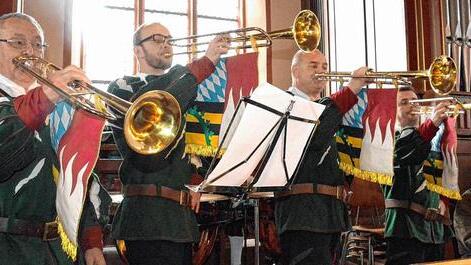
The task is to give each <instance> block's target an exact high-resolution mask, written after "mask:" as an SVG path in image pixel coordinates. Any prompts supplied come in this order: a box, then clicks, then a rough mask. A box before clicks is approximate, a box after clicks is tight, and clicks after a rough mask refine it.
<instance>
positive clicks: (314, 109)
mask: <svg viewBox="0 0 471 265" xmlns="http://www.w3.org/2000/svg"><path fill="white" fill-rule="evenodd" d="M250 99H252V100H254V101H257V102H259V103H261V104H263V105H266V106H268V107H271V108H273V109H276V110H278V111H280V112H282V113H285V111H286V110H287V108H288V106H289V105H290V102H291V101H292V100H293V101H294V105H293V109H292V110H291V115H292V116H297V117H300V118H305V119H309V120H318V119H319V117H320V115H321V114H322V111H323V110H324V108H325V106H324V105H322V104H317V103H314V102H312V101H309V100H306V99H303V98H301V97H298V96H293V95H291V94H289V93H286V92H285V91H283V90H281V89H279V88H277V87H275V86H273V85H270V84H263V85H261V86H259V87H258V88H257V89H255V92H254V93H253V94H252V96H251V97H250ZM279 120H280V115H277V114H275V113H272V112H270V111H267V110H265V109H262V108H260V107H257V106H254V105H252V104H247V106H246V108H245V111H244V113H243V115H242V118H241V120H240V123H239V124H238V125H237V124H233V126H237V128H236V129H235V132H234V135H233V137H232V139H231V140H230V142H229V144H228V147H227V150H226V152H225V154H224V155H223V157H222V158H221V160H220V161H219V163H218V165H217V166H216V167H215V169H214V170H213V171H212V172H211V173H210V175H209V176H208V178H207V179H206V180H205V182H204V183H203V187H204V186H206V185H214V186H241V185H242V184H244V182H246V181H247V180H248V182H251V181H252V180H251V178H253V177H252V176H251V174H252V172H253V171H254V169H255V167H256V166H257V164H258V163H259V161H260V160H261V159H262V156H263V154H264V153H265V151H266V149H267V148H268V146H269V144H270V143H271V142H272V140H273V137H274V134H275V131H276V129H277V128H275V129H274V130H273V131H272V132H271V133H270V134H269V136H268V137H267V138H266V139H265V141H263V142H262V139H263V138H264V137H265V136H266V135H267V134H268V132H269V131H270V130H271V129H272V128H273V127H274V126H275V124H276V123H277V122H278V121H279ZM277 127H278V126H277ZM287 128H288V129H287V138H286V139H287V143H286V154H285V161H286V166H287V171H288V177H289V178H291V177H292V176H293V173H294V170H295V169H296V166H297V165H298V163H299V160H300V159H301V155H302V153H303V150H304V147H305V146H306V144H307V141H308V138H309V135H310V134H311V132H312V130H313V129H314V124H313V123H307V122H302V121H296V120H293V119H289V120H288V126H287ZM284 133H285V132H284V131H283V132H282V134H281V135H280V138H279V139H278V141H277V144H276V146H275V149H274V150H273V153H272V155H271V157H270V159H269V161H268V163H267V165H266V167H265V169H264V171H263V172H262V174H261V176H260V178H259V181H258V182H257V183H256V184H255V187H273V186H284V185H286V183H287V179H286V175H285V170H284V166H283V152H282V151H283V146H284V145H285V144H284ZM260 142H262V144H261V145H260V147H259V148H258V149H257V150H256V151H255V153H254V154H253V155H252V157H251V158H250V159H248V157H249V155H250V153H251V152H253V151H254V150H255V149H256V146H257V145H258V144H259V143H260ZM246 159H248V161H247V162H246V163H243V161H244V160H246ZM240 163H241V165H240V166H238V167H236V166H237V165H238V164H240ZM226 171H229V172H228V173H227V174H225V175H224V176H222V177H220V176H221V175H222V174H223V173H224V172H226ZM219 177H220V178H219ZM216 178H219V179H217V180H215V179H216Z"/></svg>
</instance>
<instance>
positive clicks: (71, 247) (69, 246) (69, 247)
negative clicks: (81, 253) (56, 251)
mask: <svg viewBox="0 0 471 265" xmlns="http://www.w3.org/2000/svg"><path fill="white" fill-rule="evenodd" d="M56 222H57V230H58V231H59V236H60V238H61V246H62V250H64V252H65V253H66V254H67V256H69V257H70V258H71V259H72V260H73V261H76V260H77V246H76V245H75V244H74V243H72V241H70V239H69V238H68V237H67V234H66V233H65V230H64V227H63V226H62V224H61V222H60V221H59V219H56Z"/></svg>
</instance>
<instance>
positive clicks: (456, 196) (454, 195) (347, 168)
mask: <svg viewBox="0 0 471 265" xmlns="http://www.w3.org/2000/svg"><path fill="white" fill-rule="evenodd" d="M339 168H340V169H341V170H342V171H343V172H345V173H346V174H348V175H352V176H354V177H356V178H359V179H362V180H366V181H370V182H374V183H378V184H382V185H388V186H391V185H392V176H389V175H386V174H382V173H377V172H371V171H366V170H361V169H359V168H356V167H354V166H352V165H350V164H347V163H345V162H340V163H339ZM427 189H428V190H430V191H433V192H435V193H438V194H440V195H443V196H445V197H447V198H450V199H453V200H461V199H462V198H461V195H460V193H459V191H455V190H451V189H448V188H445V187H442V186H440V185H437V184H433V183H430V182H428V181H427Z"/></svg>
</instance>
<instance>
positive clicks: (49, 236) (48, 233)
mask: <svg viewBox="0 0 471 265" xmlns="http://www.w3.org/2000/svg"><path fill="white" fill-rule="evenodd" d="M58 236H59V230H58V225H57V222H49V223H45V224H44V233H43V237H42V240H43V241H50V240H54V239H57V238H58Z"/></svg>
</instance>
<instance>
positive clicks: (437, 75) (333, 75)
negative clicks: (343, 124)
mask: <svg viewBox="0 0 471 265" xmlns="http://www.w3.org/2000/svg"><path fill="white" fill-rule="evenodd" d="M362 77H363V78H371V79H375V80H378V79H386V80H391V81H390V82H391V83H392V84H394V85H395V86H396V87H398V86H399V85H407V86H410V85H411V80H412V79H422V78H427V79H428V81H429V83H430V86H431V87H432V90H433V91H434V92H435V93H436V94H438V95H447V94H449V93H450V92H451V90H452V89H453V87H454V86H455V84H456V64H455V61H453V59H452V58H451V57H448V56H445V55H441V56H438V57H436V58H435V59H434V60H433V62H432V64H431V65H430V67H429V69H428V70H419V71H405V72H375V71H372V70H368V71H367V72H366V74H365V76H362ZM314 78H315V79H318V80H327V81H337V82H341V83H343V82H345V79H348V78H352V74H351V73H349V72H330V73H325V74H316V75H315V77H314ZM383 84H384V82H383Z"/></svg>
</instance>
